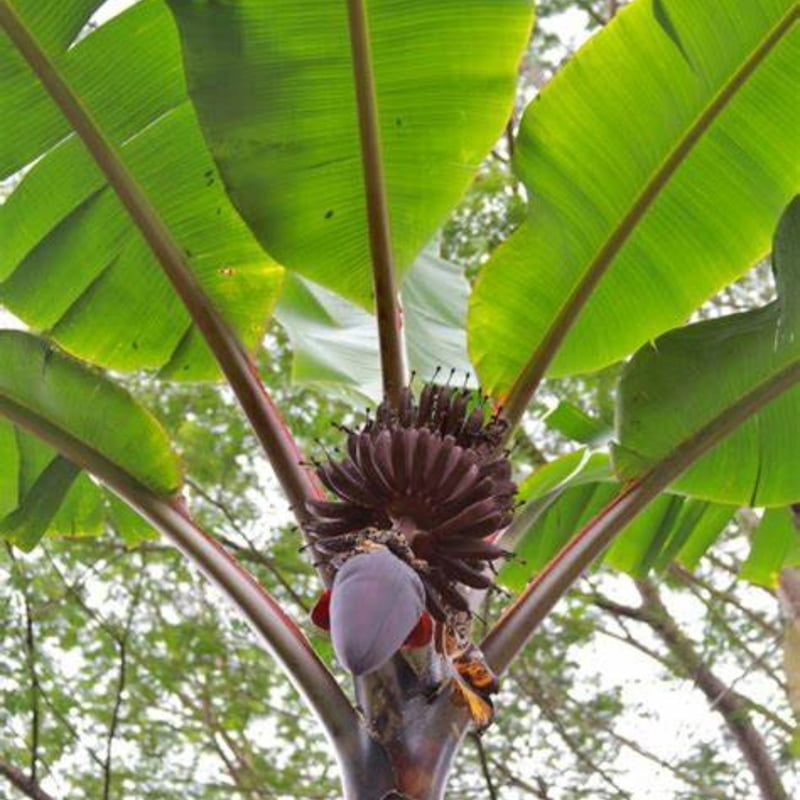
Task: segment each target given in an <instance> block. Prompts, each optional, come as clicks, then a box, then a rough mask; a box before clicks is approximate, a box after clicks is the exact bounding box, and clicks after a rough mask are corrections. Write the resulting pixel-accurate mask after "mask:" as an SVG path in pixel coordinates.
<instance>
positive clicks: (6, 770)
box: [0, 761, 55, 800]
mask: <svg viewBox="0 0 800 800" xmlns="http://www.w3.org/2000/svg"><path fill="white" fill-rule="evenodd" d="M0 775H2V776H3V777H4V778H6V779H7V780H8V781H9V782H10V783H11V785H12V786H13V787H14V788H16V789H19V791H20V792H22V793H23V794H24V795H25V796H26V797H30V798H31V800H55V798H54V797H53V796H52V795H50V794H48V793H47V792H45V790H44V789H42V787H41V786H39V784H38V783H37V782H36V781H35V780H34V779H32V778H30V777H28V776H27V775H26V774H25V773H24V772H23V771H22V770H21V769H18V768H17V767H14V766H12V765H11V764H8V763H7V762H5V761H0Z"/></svg>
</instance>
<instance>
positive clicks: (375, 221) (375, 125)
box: [347, 0, 406, 408]
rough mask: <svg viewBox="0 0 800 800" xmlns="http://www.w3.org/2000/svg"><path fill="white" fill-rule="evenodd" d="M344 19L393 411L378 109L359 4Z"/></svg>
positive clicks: (395, 370) (398, 372) (394, 375)
mask: <svg viewBox="0 0 800 800" xmlns="http://www.w3.org/2000/svg"><path fill="white" fill-rule="evenodd" d="M347 14H348V22H349V26H350V47H351V51H352V56H353V75H354V78H355V89H356V103H357V106H358V130H359V135H360V137H361V160H362V166H363V170H364V190H365V194H366V204H367V226H368V228H369V245H370V252H371V254H372V277H373V286H374V290H375V313H376V316H377V319H378V340H379V344H380V353H381V374H382V376H383V394H384V396H385V397H386V399H387V400H388V401H389V404H390V405H391V406H392V408H397V407H398V406H399V404H400V392H401V390H402V388H403V387H404V386H405V383H406V375H405V356H404V349H403V337H402V329H403V315H402V312H401V309H400V305H399V302H398V295H397V286H396V280H395V275H394V263H393V262H394V258H393V255H392V239H391V228H390V220H389V204H388V200H387V197H386V183H385V179H384V174H383V161H382V157H381V142H380V127H379V122H378V106H377V99H376V96H375V79H374V74H373V70H372V54H371V48H370V40H369V24H368V21H367V11H366V8H365V4H364V0H347Z"/></svg>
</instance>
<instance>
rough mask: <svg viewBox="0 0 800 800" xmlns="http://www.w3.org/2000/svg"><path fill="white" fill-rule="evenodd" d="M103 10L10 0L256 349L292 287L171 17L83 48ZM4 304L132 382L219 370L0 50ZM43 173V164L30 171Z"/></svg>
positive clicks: (61, 123)
mask: <svg viewBox="0 0 800 800" xmlns="http://www.w3.org/2000/svg"><path fill="white" fill-rule="evenodd" d="M100 5H101V2H100V0H96V1H95V2H93V3H92V2H87V0H63V1H62V2H55V0H52V2H48V3H44V4H42V3H41V2H39V0H14V2H13V3H12V6H13V8H14V9H15V10H16V12H17V14H18V15H19V17H20V18H21V19H22V21H23V23H24V24H25V25H26V26H27V28H28V30H29V31H30V32H31V33H32V34H33V35H34V36H35V37H36V38H37V39H38V40H39V42H40V44H41V45H43V46H46V47H47V48H48V51H49V52H48V55H49V57H50V58H51V60H52V61H53V62H54V64H55V67H56V69H57V71H58V72H59V73H60V74H61V76H62V77H63V78H64V79H65V80H66V81H67V82H68V83H69V85H70V86H71V87H72V89H73V91H74V92H75V93H76V94H77V95H78V97H79V98H80V100H81V102H82V103H83V104H84V105H85V106H86V107H87V108H88V109H89V111H90V112H91V113H92V115H93V116H94V119H95V121H96V122H97V123H98V125H99V126H100V128H101V129H102V130H103V132H104V133H105V134H106V135H107V136H108V137H109V138H110V139H111V140H112V141H113V142H114V143H115V144H116V145H117V146H118V147H119V148H120V153H121V155H122V158H123V160H124V162H125V164H126V165H127V166H128V168H129V169H130V170H131V172H132V173H133V175H134V177H135V178H136V179H137V180H138V181H139V183H140V184H141V186H142V187H143V189H144V190H145V192H146V194H147V195H148V197H149V199H150V201H151V202H152V203H153V204H154V206H155V207H156V210H157V212H158V213H159V214H160V215H161V217H162V218H163V220H164V221H165V223H166V224H167V226H168V227H169V228H170V230H171V232H172V234H173V235H174V237H175V239H176V240H177V241H178V243H179V244H180V246H181V247H182V248H183V249H184V251H185V253H186V256H187V259H188V261H189V263H190V266H191V268H192V270H193V271H194V273H195V275H196V276H197V279H198V282H199V283H200V285H201V287H202V288H203V289H204V290H205V291H206V293H207V294H208V296H209V297H210V298H211V300H212V302H213V303H214V304H215V305H216V307H217V308H218V309H219V310H220V312H221V313H222V315H223V316H224V317H225V318H226V320H227V321H228V322H229V323H230V324H231V325H232V327H233V328H234V329H235V330H236V331H237V332H238V334H239V335H240V337H241V338H242V340H243V341H244V343H245V344H246V345H247V346H248V347H250V348H255V347H256V346H257V345H258V344H259V343H260V341H261V338H262V336H263V332H264V330H265V326H266V323H267V320H268V318H269V315H270V313H271V310H272V308H273V306H274V303H275V302H276V300H277V296H278V293H279V291H280V285H281V280H282V269H281V268H280V267H279V266H278V265H277V264H276V263H275V262H274V261H273V260H272V259H271V258H270V257H269V256H267V255H266V254H265V253H264V251H263V250H262V249H261V247H260V245H259V244H258V243H257V242H256V240H255V239H254V238H253V236H252V234H251V233H250V231H249V229H248V228H247V226H246V225H245V224H244V222H243V221H242V220H241V218H240V217H239V215H238V214H237V213H236V211H235V209H234V208H233V206H232V205H231V203H230V201H229V199H228V197H227V195H226V193H225V191H224V189H223V188H222V185H221V180H220V177H219V174H218V173H217V170H216V167H215V166H214V163H213V161H212V160H211V157H210V155H209V154H208V152H207V150H206V147H205V143H204V141H203V138H202V135H201V133H200V131H199V128H198V125H197V121H196V118H195V114H194V111H193V109H192V108H191V105H190V103H189V101H188V99H187V97H186V90H185V83H184V79H183V74H182V65H181V56H180V44H179V40H178V37H177V33H176V31H175V28H174V23H173V21H172V17H171V15H170V13H169V11H168V10H167V9H166V8H165V7H164V5H163V3H161V2H156V0H144V2H141V3H139V4H137V5H135V6H133V7H132V8H130V9H129V10H127V11H125V12H124V13H122V14H121V15H119V16H118V17H116V18H114V19H112V20H111V21H110V22H108V23H107V24H105V25H102V26H101V27H100V28H98V29H97V30H94V31H93V32H91V33H89V34H88V35H85V36H83V37H82V38H80V40H79V41H78V42H77V43H75V44H74V45H73V46H71V45H72V43H73V40H74V39H75V37H76V35H77V34H78V32H79V31H80V30H81V28H82V25H83V24H84V23H85V21H86V19H87V17H88V16H89V14H90V13H91V12H92V11H94V10H95V9H96V8H97V7H98V6H100ZM0 119H2V120H3V123H2V124H3V135H2V136H1V137H0V176H9V175H13V174H16V173H18V172H19V171H20V170H21V169H23V168H26V169H28V171H27V173H26V174H25V175H24V177H23V179H22V181H21V183H20V184H19V186H17V188H16V189H15V190H14V191H13V192H12V194H11V196H10V197H9V199H8V200H7V202H6V203H5V204H4V205H2V206H0V240H1V241H2V242H3V249H2V253H0V304H2V305H4V306H5V307H7V308H8V309H9V310H10V311H12V312H13V313H14V314H15V315H16V316H18V317H19V318H21V319H22V320H24V321H25V322H26V323H27V324H28V325H29V326H30V327H31V328H32V329H34V330H40V331H47V332H48V337H49V338H52V339H53V340H54V341H56V342H58V343H59V344H60V345H61V346H62V347H63V348H64V349H66V350H68V351H69V352H71V353H73V354H74V355H77V356H79V357H80V358H82V359H85V360H87V361H91V362H93V363H96V364H100V365H102V366H106V367H111V368H114V369H120V370H129V369H138V368H142V367H146V368H151V369H159V368H160V369H163V370H164V374H165V375H168V376H170V377H176V378H184V379H200V378H208V377H213V376H215V375H216V374H217V373H216V368H215V366H214V364H213V360H212V358H211V356H210V354H209V353H208V352H207V350H206V348H205V345H204V344H202V343H201V341H200V338H199V336H198V334H197V333H196V332H195V331H194V330H193V328H192V326H191V324H190V322H189V318H188V315H187V314H186V312H185V311H184V309H183V306H182V305H181V303H180V301H179V300H178V299H177V297H176V296H175V293H174V292H173V290H172V288H171V286H170V285H169V283H168V281H167V279H166V278H165V277H164V275H163V273H162V271H161V269H160V268H159V267H158V265H157V264H156V262H155V260H154V258H153V256H152V255H151V253H150V251H149V250H148V248H147V247H146V246H145V244H144V241H143V240H142V239H141V237H140V234H139V232H138V231H137V230H136V229H135V228H134V227H133V225H132V223H131V222H130V221H129V219H128V217H127V214H126V213H125V211H124V210H123V208H122V206H121V204H120V202H119V201H118V199H117V197H116V195H115V194H114V193H113V192H112V191H111V190H110V189H109V188H108V187H107V186H106V184H105V180H104V178H103V177H102V175H101V174H100V172H99V171H98V169H97V167H96V166H95V164H94V162H93V161H92V159H91V157H90V156H89V154H88V153H87V152H86V151H85V149H84V147H83V145H82V143H81V142H80V141H79V140H78V139H77V138H76V137H75V136H74V135H70V128H69V125H68V124H67V122H66V120H65V119H64V118H63V117H62V116H61V114H60V112H59V111H58V109H57V107H56V106H55V104H54V103H53V102H52V101H51V99H50V98H49V97H48V96H47V94H46V93H45V91H44V89H43V88H42V87H41V85H40V84H39V83H38V80H37V79H36V77H35V76H34V74H33V72H32V71H31V70H30V69H29V67H28V66H27V64H26V63H25V62H24V61H23V60H22V57H21V56H20V55H19V53H17V52H16V50H15V49H14V47H13V45H12V44H11V41H10V40H9V39H8V38H6V37H5V36H4V37H3V38H2V40H0ZM34 162H35V163H34Z"/></svg>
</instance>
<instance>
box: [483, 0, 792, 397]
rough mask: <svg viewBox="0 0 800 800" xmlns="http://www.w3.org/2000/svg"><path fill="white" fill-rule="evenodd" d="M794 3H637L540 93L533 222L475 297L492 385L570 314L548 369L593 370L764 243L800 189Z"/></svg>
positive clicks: (753, 256)
mask: <svg viewBox="0 0 800 800" xmlns="http://www.w3.org/2000/svg"><path fill="white" fill-rule="evenodd" d="M798 13H799V12H798V6H797V3H796V2H795V0H748V2H741V1H740V0H708V2H705V3H702V4H698V3H697V2H695V0H636V2H633V3H631V5H630V6H629V7H627V8H625V9H623V10H622V11H621V12H620V13H619V14H618V15H617V17H616V18H615V19H614V20H613V21H612V22H611V23H610V24H609V25H608V26H607V27H606V28H605V29H604V30H603V31H601V32H600V33H598V34H597V36H596V37H594V38H593V39H592V40H590V41H589V42H588V43H587V44H586V45H585V46H584V47H583V48H581V50H580V51H579V52H578V53H577V54H576V55H575V57H574V58H573V59H572V60H571V61H570V62H569V63H568V64H567V66H566V67H565V68H564V69H563V70H561V72H560V73H559V74H558V75H557V76H556V78H555V79H554V80H553V81H552V82H551V83H550V84H549V85H548V86H547V87H546V88H545V89H544V90H543V91H542V92H541V94H540V96H539V97H537V98H536V99H535V100H534V101H533V102H532V103H531V105H530V106H529V107H528V109H527V111H526V113H525V116H524V118H523V121H522V124H521V128H520V132H519V137H518V140H517V146H516V149H515V159H514V164H515V167H516V171H517V173H518V174H519V176H520V177H521V179H522V180H523V182H524V183H525V185H526V187H527V189H528V193H529V197H530V213H529V217H528V219H527V220H526V222H525V223H524V224H523V225H522V226H521V228H520V229H519V230H518V231H517V232H516V233H515V234H514V235H513V236H512V237H511V238H510V239H509V240H508V241H507V242H506V243H505V244H503V245H501V246H500V247H499V248H498V250H497V251H496V252H495V253H494V254H493V257H492V258H491V259H490V261H489V262H488V263H487V264H486V265H485V267H484V269H483V272H482V274H481V276H480V277H479V280H478V283H477V286H476V289H475V292H474V293H473V297H472V301H471V308H470V318H469V340H470V352H471V355H472V361H473V363H474V364H475V366H476V367H477V369H478V374H479V376H480V379H481V383H482V385H483V386H485V387H486V388H487V390H489V391H490V392H492V394H493V395H494V396H495V397H496V398H498V399H499V400H501V401H502V399H503V398H504V397H505V395H506V394H507V393H508V391H509V390H510V388H511V386H512V385H513V384H514V382H515V380H516V379H517V376H518V375H519V374H520V371H521V369H522V368H523V366H524V365H525V364H526V363H527V362H528V361H529V359H530V358H531V356H532V354H533V353H534V352H535V351H536V350H537V348H539V346H540V345H541V344H542V342H543V340H544V339H545V337H546V336H547V334H548V331H551V330H552V329H553V326H554V325H555V323H556V320H557V318H558V315H559V314H560V313H562V312H563V313H565V314H566V316H565V317H564V318H563V319H562V321H565V320H566V321H567V322H570V321H572V320H574V319H575V318H576V314H578V313H580V315H579V316H578V317H577V323H576V324H575V326H574V328H573V329H572V331H571V333H570V334H569V335H568V336H567V338H566V339H565V341H564V344H563V347H562V348H561V349H560V351H559V352H558V355H557V357H556V359H555V361H554V362H553V364H552V368H551V370H550V373H551V374H552V375H565V374H574V373H580V372H586V371H590V370H594V369H597V368H599V367H602V366H604V365H607V364H610V363H612V362H614V361H618V360H620V359H621V358H623V357H625V356H626V355H628V354H629V353H631V352H632V351H633V350H635V349H636V348H637V347H640V346H641V345H642V344H644V343H645V342H647V341H649V340H651V339H653V338H654V337H655V336H657V335H658V334H660V333H662V332H663V331H665V330H668V329H669V328H672V327H675V326H676V325H678V324H680V323H682V322H683V321H684V320H685V319H686V317H688V316H689V315H690V314H691V312H692V311H693V310H694V309H696V308H697V307H698V306H699V305H701V304H702V303H703V302H704V301H705V300H706V299H707V298H709V297H711V296H712V295H714V294H715V293H716V292H717V291H719V290H720V289H721V288H723V287H724V286H726V285H727V284H728V283H730V282H731V281H733V280H735V279H736V278H737V277H739V276H741V275H742V274H743V273H744V272H746V271H747V270H748V269H749V268H750V267H752V266H753V265H754V264H755V263H756V262H757V261H758V260H759V259H760V258H761V257H763V256H764V255H765V254H766V253H767V252H768V250H769V240H770V234H771V232H772V230H773V229H774V226H775V223H776V220H777V219H778V217H779V216H780V213H781V210H782V209H783V208H784V206H785V205H786V203H787V202H788V201H789V200H790V198H791V197H792V196H793V195H794V194H795V193H796V192H797V190H798V185H800V137H798V136H797V131H798V130H800V103H798V102H797V88H796V87H797V85H798V81H799V80H800V29H798V25H797V24H796V23H797V19H798ZM606 268H607V272H604V270H605V269H606ZM599 276H602V277H601V280H600V283H599V285H598V286H597V288H596V289H595V291H594V292H593V293H592V294H591V297H590V298H589V300H588V303H587V304H586V305H585V307H584V308H583V310H582V311H580V308H579V304H577V303H576V304H575V305H574V306H571V307H570V308H569V309H568V310H566V312H564V306H565V303H567V301H568V299H569V298H571V297H572V296H573V293H574V292H576V291H577V290H578V288H579V287H582V288H583V289H586V290H588V289H590V288H591V287H590V284H589V282H587V281H588V279H589V278H597V277H599Z"/></svg>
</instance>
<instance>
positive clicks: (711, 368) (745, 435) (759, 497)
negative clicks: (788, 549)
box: [615, 198, 800, 506]
mask: <svg viewBox="0 0 800 800" xmlns="http://www.w3.org/2000/svg"><path fill="white" fill-rule="evenodd" d="M798 231H800V198H798V199H796V200H795V201H794V202H793V203H792V204H790V206H789V208H788V209H787V211H786V213H785V215H784V217H783V219H782V222H781V224H780V226H779V228H778V232H777V234H776V240H775V246H774V252H775V271H776V274H777V275H778V276H779V280H778V299H777V300H776V301H774V302H773V303H771V304H770V305H768V306H766V307H764V308H760V309H756V310H754V311H749V312H747V313H743V314H736V315H731V316H726V317H721V318H719V319H714V320H709V321H705V322H700V323H698V324H696V325H690V326H688V327H686V328H682V329H678V330H676V331H672V332H671V333H668V334H666V335H665V336H662V337H661V338H659V339H657V340H656V341H655V342H654V343H653V344H652V345H648V346H647V347H645V348H643V349H642V350H641V351H640V352H639V353H637V354H636V355H635V356H634V358H633V359H632V361H631V362H630V363H629V364H628V366H627V367H626V369H625V372H624V373H623V375H622V378H621V381H620V386H619V398H618V409H617V412H618V413H617V426H616V427H617V436H618V439H619V446H618V447H617V448H615V469H616V472H617V474H618V475H619V476H621V477H622V478H632V477H636V476H638V475H641V474H643V473H644V472H646V470H647V469H648V467H649V466H651V465H653V464H655V463H656V462H658V461H660V460H662V459H664V458H665V457H667V456H668V455H669V453H670V452H671V451H672V450H673V448H675V447H676V446H677V445H678V444H679V443H680V442H682V441H684V440H686V439H687V438H689V437H690V436H692V435H693V434H694V433H696V432H697V431H698V430H700V429H701V428H702V427H703V426H704V425H705V424H707V423H708V421H709V420H711V419H712V418H713V417H714V416H715V414H716V413H718V411H719V410H720V409H721V408H723V407H725V406H729V405H732V404H733V403H734V402H735V401H736V400H737V399H738V398H742V397H745V396H746V395H748V394H749V393H753V392H755V391H758V389H759V387H760V386H763V385H766V384H768V383H769V382H770V381H774V380H776V379H780V376H782V375H788V376H789V380H792V378H791V376H792V375H794V376H795V377H794V380H795V381H796V380H797V376H798V375H800V314H798V313H797V312H798V304H797V297H798V295H800V246H798V245H800V237H798V233H797V232H798ZM790 385H791V384H790ZM797 419H800V387H798V388H795V389H792V390H790V391H788V392H786V393H785V394H784V395H783V396H781V397H779V398H778V399H777V400H775V401H774V402H772V403H770V404H769V405H767V406H766V407H765V408H763V409H762V410H760V411H758V412H757V413H755V414H753V415H752V416H751V417H750V418H749V419H748V420H747V421H745V422H744V423H743V424H742V425H741V426H740V427H739V428H738V430H737V431H736V432H735V433H734V434H733V435H732V436H731V437H729V438H728V439H726V440H725V441H724V442H723V443H722V444H721V445H719V446H718V447H716V448H715V449H714V450H713V451H712V452H711V453H710V454H709V455H708V456H706V457H705V458H703V459H701V460H700V461H699V462H698V463H697V464H695V465H694V466H692V467H691V468H690V469H689V470H688V471H687V472H686V473H685V474H684V475H682V476H681V477H680V478H679V479H678V480H677V482H676V483H675V488H676V489H678V490H679V491H683V492H686V493H688V494H691V495H694V496H696V497H701V498H703V499H706V500H713V501H717V502H722V503H738V504H739V505H752V506H779V505H786V504H788V503H791V502H794V501H795V500H796V499H797V498H798V497H800V469H798V460H797V453H798V451H800V427H799V426H798V425H797V424H796V421H797Z"/></svg>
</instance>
